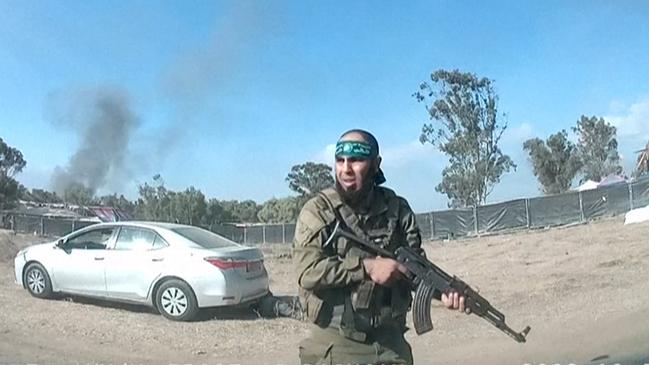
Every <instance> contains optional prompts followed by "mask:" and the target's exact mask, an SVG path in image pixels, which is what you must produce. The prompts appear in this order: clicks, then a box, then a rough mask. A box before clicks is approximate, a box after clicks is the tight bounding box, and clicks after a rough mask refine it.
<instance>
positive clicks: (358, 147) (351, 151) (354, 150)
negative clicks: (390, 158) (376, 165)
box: [336, 141, 377, 159]
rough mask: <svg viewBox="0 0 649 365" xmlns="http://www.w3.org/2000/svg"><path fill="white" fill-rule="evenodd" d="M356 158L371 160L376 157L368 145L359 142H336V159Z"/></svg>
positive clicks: (373, 150)
mask: <svg viewBox="0 0 649 365" xmlns="http://www.w3.org/2000/svg"><path fill="white" fill-rule="evenodd" d="M338 156H345V157H357V158H364V159H371V158H375V157H376V156H377V151H376V150H375V149H373V148H372V146H371V145H370V144H369V143H365V142H359V141H338V143H336V157H338Z"/></svg>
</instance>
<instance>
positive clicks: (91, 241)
mask: <svg viewBox="0 0 649 365" xmlns="http://www.w3.org/2000/svg"><path fill="white" fill-rule="evenodd" d="M114 230H115V228H113V227H108V228H100V229H93V230H92V231H89V232H86V233H83V234H80V235H78V236H76V237H73V238H71V239H69V240H68V241H67V242H66V243H65V246H66V247H68V248H70V249H77V250H105V249H106V246H107V245H108V243H109V241H110V238H111V237H112V236H113V231H114Z"/></svg>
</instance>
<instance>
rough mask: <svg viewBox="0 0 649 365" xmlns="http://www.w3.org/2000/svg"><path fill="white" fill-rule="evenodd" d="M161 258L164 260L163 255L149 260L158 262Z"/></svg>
mask: <svg viewBox="0 0 649 365" xmlns="http://www.w3.org/2000/svg"><path fill="white" fill-rule="evenodd" d="M163 260H164V258H163V257H156V258H154V259H151V261H153V262H160V261H163Z"/></svg>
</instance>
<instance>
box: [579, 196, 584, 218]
mask: <svg viewBox="0 0 649 365" xmlns="http://www.w3.org/2000/svg"><path fill="white" fill-rule="evenodd" d="M579 213H580V216H579V219H580V222H583V221H584V200H583V199H582V197H581V191H580V192H579Z"/></svg>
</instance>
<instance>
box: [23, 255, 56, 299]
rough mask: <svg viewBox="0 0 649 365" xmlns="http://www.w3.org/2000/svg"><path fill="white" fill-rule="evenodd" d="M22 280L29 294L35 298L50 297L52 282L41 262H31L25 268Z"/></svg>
mask: <svg viewBox="0 0 649 365" xmlns="http://www.w3.org/2000/svg"><path fill="white" fill-rule="evenodd" d="M23 282H24V283H25V286H26V287H27V291H29V294H31V295H33V296H35V297H36V298H51V297H52V282H51V281H50V276H49V275H48V274H47V271H46V270H45V268H44V267H43V266H42V265H41V264H37V263H33V264H30V265H29V266H28V267H27V270H25V277H24V278H23Z"/></svg>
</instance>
